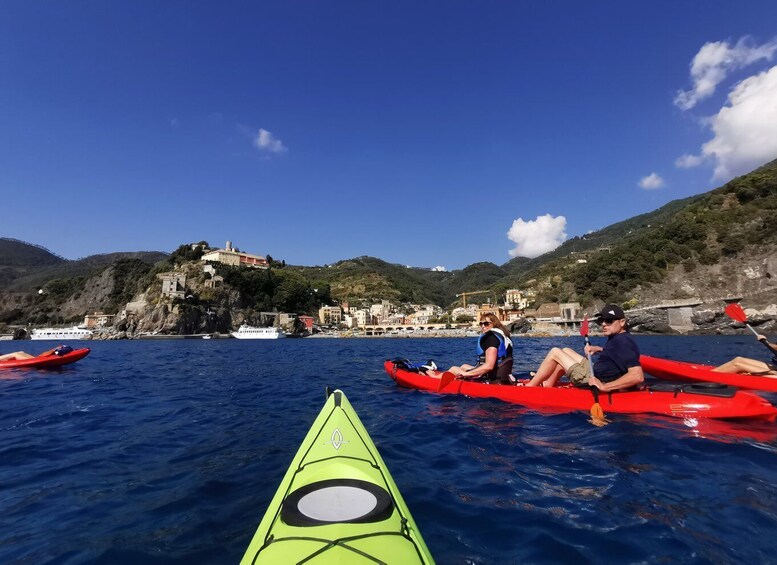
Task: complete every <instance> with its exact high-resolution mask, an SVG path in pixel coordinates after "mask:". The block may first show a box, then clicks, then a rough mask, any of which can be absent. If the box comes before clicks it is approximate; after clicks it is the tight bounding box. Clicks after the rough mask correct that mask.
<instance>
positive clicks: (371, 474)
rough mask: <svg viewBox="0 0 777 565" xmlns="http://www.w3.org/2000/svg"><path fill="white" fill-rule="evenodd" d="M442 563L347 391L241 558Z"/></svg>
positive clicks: (329, 405) (329, 410)
mask: <svg viewBox="0 0 777 565" xmlns="http://www.w3.org/2000/svg"><path fill="white" fill-rule="evenodd" d="M301 562H304V563H310V564H316V563H322V564H323V563H327V564H328V563H338V564H351V563H353V564H356V563H403V564H404V563H434V559H433V558H432V556H431V554H430V553H429V550H428V549H427V547H426V544H425V543H424V541H423V538H422V537H421V533H420V532H419V531H418V527H417V526H416V524H415V522H414V521H413V518H412V516H411V515H410V511H409V510H408V508H407V506H406V505H405V501H404V500H403V499H402V495H401V494H400V493H399V490H398V489H397V486H396V484H395V483H394V480H393V479H392V478H391V475H390V474H389V472H388V469H387V468H386V464H385V463H384V461H383V459H382V458H381V456H380V454H379V453H378V450H377V448H376V447H375V444H374V443H373V442H372V440H371V439H370V437H369V435H368V434H367V430H366V429H365V428H364V425H363V424H362V423H361V421H360V420H359V417H358V416H357V415H356V412H355V411H354V409H353V407H352V406H351V404H350V403H349V402H348V399H347V398H346V397H345V394H343V392H342V391H339V390H336V391H334V392H333V393H332V394H331V395H330V396H329V398H328V399H327V401H326V404H325V405H324V408H323V409H322V410H321V413H320V414H319V415H318V417H317V418H316V420H315V422H313V426H312V427H311V429H310V431H309V432H308V434H307V436H306V437H305V439H304V440H303V442H302V445H301V446H300V448H299V451H297V454H296V455H295V456H294V459H293V460H292V462H291V465H290V466H289V470H288V471H287V472H286V475H285V476H284V477H283V481H281V485H280V487H279V488H278V491H277V492H276V494H275V496H274V497H273V499H272V502H270V506H269V507H268V508H267V512H266V513H265V515H264V518H262V521H261V523H260V524H259V528H258V529H257V531H256V534H254V537H253V539H252V540H251V544H250V545H249V546H248V549H247V550H246V553H245V555H244V556H243V560H242V561H241V563H243V564H249V563H274V564H275V563H301Z"/></svg>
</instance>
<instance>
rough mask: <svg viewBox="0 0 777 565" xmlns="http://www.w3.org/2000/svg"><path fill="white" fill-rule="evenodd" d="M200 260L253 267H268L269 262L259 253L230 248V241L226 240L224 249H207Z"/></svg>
mask: <svg viewBox="0 0 777 565" xmlns="http://www.w3.org/2000/svg"><path fill="white" fill-rule="evenodd" d="M202 261H212V262H214V263H223V264H224V265H232V266H233V267H253V268H255V269H268V268H269V267H270V264H269V263H268V262H267V259H266V258H264V257H262V256H261V255H251V254H250V253H243V252H242V251H237V250H235V249H233V248H232V242H231V241H228V242H227V245H226V246H225V248H224V249H216V250H214V251H208V252H207V253H205V254H204V255H203V256H202Z"/></svg>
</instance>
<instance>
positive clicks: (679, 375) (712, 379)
mask: <svg viewBox="0 0 777 565" xmlns="http://www.w3.org/2000/svg"><path fill="white" fill-rule="evenodd" d="M639 362H640V364H641V365H642V369H643V370H644V371H645V372H646V373H648V374H650V375H653V376H654V377H656V378H658V379H669V380H686V381H695V382H709V383H721V384H725V385H730V386H735V387H739V388H746V389H749V390H763V391H768V392H777V377H775V376H771V377H769V376H764V375H740V374H737V373H718V372H717V371H713V370H712V369H714V368H715V367H714V365H703V364H701V363H684V362H683V361H672V360H671V359H660V358H658V357H650V356H648V355H642V356H641V357H640V358H639Z"/></svg>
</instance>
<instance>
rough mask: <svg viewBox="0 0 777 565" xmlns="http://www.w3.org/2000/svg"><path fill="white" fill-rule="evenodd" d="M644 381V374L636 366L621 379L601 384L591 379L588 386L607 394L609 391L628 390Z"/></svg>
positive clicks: (594, 378)
mask: <svg viewBox="0 0 777 565" xmlns="http://www.w3.org/2000/svg"><path fill="white" fill-rule="evenodd" d="M644 380H645V373H643V372H642V367H640V366H639V365H637V366H636V367H630V368H629V370H628V371H626V374H625V375H623V376H622V377H619V378H617V379H615V380H614V381H610V382H609V383H603V382H602V381H600V380H599V379H597V378H596V377H591V378H590V380H589V384H591V385H592V386H595V387H596V388H598V389H599V390H601V391H603V392H609V391H611V390H620V389H622V388H629V387H632V386H635V385H638V384H640V383H641V382H642V381H644Z"/></svg>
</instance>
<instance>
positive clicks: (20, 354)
mask: <svg viewBox="0 0 777 565" xmlns="http://www.w3.org/2000/svg"><path fill="white" fill-rule="evenodd" d="M33 357H35V356H34V355H30V354H29V353H25V352H24V351H14V352H13V353H6V354H5V355H0V361H14V360H19V359H32V358H33Z"/></svg>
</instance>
